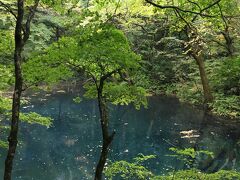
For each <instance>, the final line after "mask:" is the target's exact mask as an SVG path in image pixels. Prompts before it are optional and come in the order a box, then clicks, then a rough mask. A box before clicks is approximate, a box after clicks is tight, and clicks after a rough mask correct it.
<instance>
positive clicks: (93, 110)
mask: <svg viewBox="0 0 240 180" xmlns="http://www.w3.org/2000/svg"><path fill="white" fill-rule="evenodd" d="M74 97H75V95H73V94H68V93H67V94H61V93H59V94H55V95H51V96H49V95H45V96H44V95H41V96H37V97H33V98H32V100H31V104H28V105H25V106H24V107H23V111H25V112H29V111H34V112H37V113H40V114H41V115H44V116H50V117H52V118H53V119H54V121H53V125H52V126H51V127H50V128H45V127H41V126H39V125H27V124H24V123H22V124H21V130H20V139H21V143H20V146H19V147H18V153H17V157H16V158H15V166H14V171H13V174H14V180H17V179H23V180H84V179H93V174H94V169H95V166H96V162H97V161H98V157H99V154H100V150H101V131H100V125H99V116H98V107H97V104H96V101H94V100H86V99H84V100H83V101H82V102H81V103H80V104H76V103H74V102H73V98H74ZM110 124H111V129H112V130H113V129H114V130H115V131H116V136H115V138H114V141H113V144H112V146H111V152H110V154H109V160H111V161H116V160H127V161H131V160H132V158H134V157H136V156H137V155H138V154H139V153H142V154H144V155H150V154H154V155H156V158H155V159H153V160H150V161H149V162H148V163H146V166H147V167H148V168H149V169H150V170H152V171H153V172H155V173H157V174H164V173H166V172H168V171H171V170H174V169H181V168H186V165H184V163H182V162H181V161H179V160H177V159H176V158H173V157H169V156H167V155H169V154H171V152H170V151H169V148H170V147H178V148H187V147H194V148H196V149H201V150H209V151H213V152H214V153H215V154H216V157H215V159H214V161H209V162H204V163H202V164H200V165H201V167H202V169H203V170H206V171H209V172H210V171H216V170H218V169H237V170H238V169H239V167H240V166H239V163H238V160H239V153H238V149H239V143H238V140H239V138H240V130H239V128H238V126H239V123H237V122H232V121H230V120H227V121H226V120H217V119H216V118H213V117H206V116H204V113H203V112H202V111H201V110H198V109H194V108H193V107H191V106H188V105H186V104H182V103H179V101H178V100H176V99H175V98H169V97H168V98H167V97H150V98H149V106H148V109H144V108H142V109H140V110H135V109H134V107H133V106H131V105H130V106H111V107H110ZM181 132H182V133H181ZM1 154H2V156H1V157H0V158H1V164H0V169H1V173H2V171H3V164H4V156H5V151H1Z"/></svg>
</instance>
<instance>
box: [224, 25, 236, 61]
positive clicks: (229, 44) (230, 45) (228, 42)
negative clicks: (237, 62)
mask: <svg viewBox="0 0 240 180" xmlns="http://www.w3.org/2000/svg"><path fill="white" fill-rule="evenodd" d="M221 33H222V35H223V37H224V39H225V48H226V49H227V56H233V54H234V50H235V47H234V42H233V38H232V37H231V36H230V33H229V30H228V27H227V28H226V29H225V31H223V32H221Z"/></svg>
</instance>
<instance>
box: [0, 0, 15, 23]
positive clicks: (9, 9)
mask: <svg viewBox="0 0 240 180" xmlns="http://www.w3.org/2000/svg"><path fill="white" fill-rule="evenodd" d="M0 6H2V7H3V8H4V9H5V10H6V11H8V12H9V13H10V14H12V15H13V16H14V17H15V19H17V15H16V14H15V13H14V11H13V10H12V8H11V7H10V6H9V5H8V4H5V3H3V2H2V1H0Z"/></svg>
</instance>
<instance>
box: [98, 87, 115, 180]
mask: <svg viewBox="0 0 240 180" xmlns="http://www.w3.org/2000/svg"><path fill="white" fill-rule="evenodd" d="M102 91H103V82H100V86H99V88H98V108H99V112H100V121H101V128H102V138H103V146H102V151H101V155H100V159H99V161H98V164H97V167H96V172H95V178H94V179H95V180H101V179H102V173H103V169H104V165H105V163H106V160H107V155H108V151H109V146H110V144H111V142H112V140H113V137H114V134H115V133H112V134H111V135H109V132H108V112H107V104H106V101H105V99H104V97H103V95H102Z"/></svg>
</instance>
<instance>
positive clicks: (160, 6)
mask: <svg viewBox="0 0 240 180" xmlns="http://www.w3.org/2000/svg"><path fill="white" fill-rule="evenodd" d="M145 1H146V2H147V3H149V4H151V5H153V6H155V7H157V8H160V9H175V10H178V11H181V12H184V13H191V14H196V15H200V16H203V17H215V16H212V15H209V14H204V13H203V12H204V11H205V10H207V9H209V8H211V7H212V6H214V5H216V4H217V3H219V2H220V1H221V0H217V1H216V2H214V3H213V4H210V5H209V6H207V7H205V8H203V9H202V10H201V11H200V12H196V11H191V10H187V9H182V8H180V7H178V6H173V5H160V4H156V3H154V2H153V1H152V0H145Z"/></svg>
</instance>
